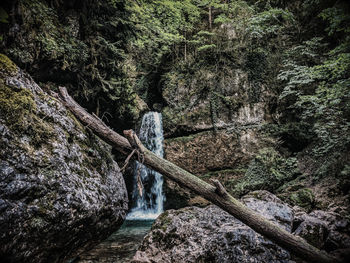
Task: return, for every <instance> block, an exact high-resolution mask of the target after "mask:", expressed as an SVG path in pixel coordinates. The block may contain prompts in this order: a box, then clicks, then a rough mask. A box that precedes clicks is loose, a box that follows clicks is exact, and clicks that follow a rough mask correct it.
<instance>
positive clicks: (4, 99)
mask: <svg viewBox="0 0 350 263" xmlns="http://www.w3.org/2000/svg"><path fill="white" fill-rule="evenodd" d="M34 111H36V104H35V102H34V97H33V94H32V93H31V92H30V91H29V90H27V89H14V88H11V87H9V86H7V85H5V84H4V82H3V81H2V82H0V112H1V113H2V114H4V116H6V117H5V121H6V124H8V125H9V126H14V125H16V127H17V126H23V125H26V121H25V116H26V115H28V114H32V112H34Z"/></svg>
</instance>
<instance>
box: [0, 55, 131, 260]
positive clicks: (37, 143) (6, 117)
mask: <svg viewBox="0 0 350 263" xmlns="http://www.w3.org/2000/svg"><path fill="white" fill-rule="evenodd" d="M0 77H1V78H0V258H1V262H63V261H65V260H66V259H69V258H70V257H73V256H75V255H76V254H77V253H79V251H82V250H84V249H87V248H90V247H91V246H93V245H95V244H96V243H98V242H100V241H101V240H102V239H105V238H106V237H108V236H109V235H110V234H111V233H112V232H113V231H115V230H116V229H118V227H119V226H120V225H121V224H122V223H123V221H124V218H125V215H126V212H127V202H128V200H127V192H126V187H125V183H124V180H123V177H122V174H121V173H120V169H119V167H118V165H117V163H116V162H114V161H113V158H112V155H111V149H110V147H109V146H108V145H106V144H105V143H103V142H102V141H100V140H99V139H98V138H96V137H95V136H94V135H93V134H92V133H91V132H89V131H88V129H86V128H85V127H83V126H82V125H81V124H80V123H79V122H78V121H77V120H76V119H75V118H74V116H72V115H71V113H69V112H68V111H67V110H66V109H65V107H64V106H63V105H62V104H61V103H60V102H59V101H58V100H57V99H55V98H53V97H51V96H49V95H48V94H47V93H45V92H44V91H43V90H42V89H41V88H40V87H39V86H38V85H37V84H36V83H35V82H34V81H33V80H32V79H31V78H30V77H29V76H28V75H26V74H25V73H24V72H23V71H21V70H20V69H18V68H17V67H16V65H14V64H13V63H12V62H11V61H10V60H9V59H8V58H7V57H6V56H4V55H0Z"/></svg>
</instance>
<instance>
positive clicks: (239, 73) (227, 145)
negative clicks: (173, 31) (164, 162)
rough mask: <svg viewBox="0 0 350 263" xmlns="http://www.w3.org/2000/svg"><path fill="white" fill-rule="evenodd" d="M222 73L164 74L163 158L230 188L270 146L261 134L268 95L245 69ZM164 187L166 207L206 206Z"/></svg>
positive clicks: (170, 186) (267, 119)
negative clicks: (251, 162)
mask: <svg viewBox="0 0 350 263" xmlns="http://www.w3.org/2000/svg"><path fill="white" fill-rule="evenodd" d="M226 70H227V72H224V73H223V74H218V76H216V75H215V74H213V73H212V72H210V71H205V70H200V71H198V72H195V73H194V75H191V77H187V78H184V77H183V76H178V75H177V74H176V73H174V74H173V75H168V79H167V81H165V84H164V88H163V97H164V98H165V100H166V102H167V105H168V106H167V107H165V108H164V109H163V117H164V132H165V136H166V138H167V139H166V140H165V156H166V158H167V159H168V160H170V161H171V162H173V163H175V164H177V165H179V166H180V167H183V168H185V169H186V170H188V171H190V172H192V173H193V174H196V175H198V176H200V177H202V178H203V179H209V178H218V179H220V180H221V181H222V182H223V183H224V184H225V186H226V187H228V188H229V190H230V185H234V184H236V183H237V182H238V181H240V179H241V178H243V177H244V174H245V169H246V168H247V166H248V164H249V162H250V161H251V160H252V159H253V158H254V156H255V155H256V154H257V153H258V151H259V150H260V149H261V148H263V147H265V146H267V145H271V141H269V139H268V138H266V137H264V136H263V135H262V134H261V133H260V132H259V127H261V125H263V124H266V123H268V122H270V121H271V113H270V108H269V107H270V103H271V94H269V92H268V91H267V90H266V89H265V88H264V86H263V85H261V86H259V87H257V86H254V85H253V84H252V83H251V82H250V81H249V78H248V74H247V73H246V72H244V71H243V70H240V69H226ZM223 75H224V76H223ZM165 185H166V189H165V192H166V195H167V203H166V206H165V207H166V208H178V207H183V206H184V205H186V204H199V205H201V204H204V203H205V201H204V200H203V199H201V198H199V197H196V196H194V195H191V194H190V193H189V192H187V191H183V190H182V189H180V188H179V187H178V186H177V185H176V184H174V183H172V182H169V181H168V180H166V181H165Z"/></svg>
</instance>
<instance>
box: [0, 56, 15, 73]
mask: <svg viewBox="0 0 350 263" xmlns="http://www.w3.org/2000/svg"><path fill="white" fill-rule="evenodd" d="M0 72H1V73H3V74H5V76H14V75H16V74H17V72H18V68H17V66H16V64H15V63H13V62H12V61H11V60H10V59H9V58H8V57H7V56H5V55H4V54H1V53H0Z"/></svg>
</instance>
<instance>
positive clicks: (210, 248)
mask: <svg viewBox="0 0 350 263" xmlns="http://www.w3.org/2000/svg"><path fill="white" fill-rule="evenodd" d="M262 197H263V198H262V200H259V199H257V198H256V197H246V198H244V199H243V201H244V203H245V204H246V205H247V206H248V207H250V208H251V209H253V210H256V211H258V212H259V213H260V214H262V215H264V216H265V217H267V218H268V219H269V220H271V221H273V222H274V223H277V224H278V225H280V226H281V227H283V228H284V229H286V230H287V231H289V232H291V230H292V223H293V210H292V209H291V208H290V207H289V206H288V205H286V204H283V203H282V202H281V201H280V200H279V199H278V198H277V197H275V196H273V195H271V194H269V193H267V192H265V193H264V195H262ZM289 260H290V254H289V253H288V252H287V251H286V250H284V249H282V248H281V247H279V246H277V245H276V244H274V243H273V242H271V241H269V240H268V239H266V238H264V237H263V236H261V235H260V234H258V233H256V232H255V231H254V230H252V229H251V228H250V227H248V226H246V225H244V224H242V223H241V222H240V221H238V220H237V219H235V218H234V217H233V216H231V215H229V214H228V213H226V212H225V211H223V210H222V209H220V208H219V207H217V206H214V205H210V206H207V207H205V208H198V207H187V208H183V209H181V210H169V211H167V212H165V213H163V214H162V215H161V216H160V217H159V218H158V219H157V220H156V221H155V223H154V225H153V226H152V231H151V232H150V233H149V234H148V235H147V236H146V237H145V238H144V240H143V243H142V245H141V246H140V248H139V250H138V251H137V253H136V255H135V257H134V259H133V262H135V263H136V262H137V263H141V262H142V263H146V262H147V263H148V262H159V263H161V262H220V263H224V262H227V263H228V262H230V263H233V262H289Z"/></svg>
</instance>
